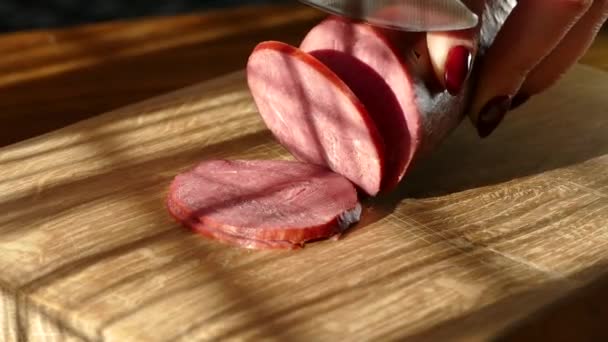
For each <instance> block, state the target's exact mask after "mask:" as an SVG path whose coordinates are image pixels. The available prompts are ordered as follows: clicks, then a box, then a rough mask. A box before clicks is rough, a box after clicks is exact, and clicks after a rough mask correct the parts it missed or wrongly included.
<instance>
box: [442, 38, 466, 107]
mask: <svg viewBox="0 0 608 342" xmlns="http://www.w3.org/2000/svg"><path fill="white" fill-rule="evenodd" d="M472 64H473V54H471V51H470V50H469V49H468V48H467V47H466V46H462V45H459V46H455V47H453V48H452V49H450V52H448V58H447V60H446V63H445V74H444V81H445V88H446V90H447V91H448V92H449V93H450V94H452V95H457V94H458V93H460V90H461V89H462V86H463V85H464V82H465V81H466V80H467V78H468V76H469V72H470V71H471V66H472Z"/></svg>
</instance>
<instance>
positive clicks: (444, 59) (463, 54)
mask: <svg viewBox="0 0 608 342" xmlns="http://www.w3.org/2000/svg"><path fill="white" fill-rule="evenodd" d="M426 42H427V46H428V49H429V57H430V59H431V63H432V65H433V70H434V71H435V75H436V77H437V80H438V81H439V83H440V84H441V86H442V87H443V89H446V90H447V91H448V92H449V93H450V94H452V95H457V94H459V93H460V91H461V90H462V87H463V85H464V83H465V82H466V80H467V79H468V77H469V74H470V72H471V67H472V66H473V58H474V56H475V55H476V54H477V31H476V30H475V29H469V30H464V31H452V32H429V33H427V37H426Z"/></svg>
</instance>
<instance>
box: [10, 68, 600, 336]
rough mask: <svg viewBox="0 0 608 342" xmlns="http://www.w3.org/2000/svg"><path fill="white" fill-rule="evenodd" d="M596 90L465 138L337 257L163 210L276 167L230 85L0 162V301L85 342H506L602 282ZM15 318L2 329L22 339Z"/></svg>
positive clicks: (559, 93)
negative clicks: (217, 163)
mask: <svg viewBox="0 0 608 342" xmlns="http://www.w3.org/2000/svg"><path fill="white" fill-rule="evenodd" d="M607 85H608V76H607V75H606V74H603V73H601V72H598V71H596V70H592V69H589V68H585V67H582V66H581V67H577V68H576V69H575V70H574V71H573V72H571V73H569V74H568V75H567V76H566V77H565V78H564V79H563V80H562V82H561V83H560V84H559V85H558V86H557V87H555V88H554V89H552V90H551V91H549V92H548V93H546V94H544V95H543V96H539V97H538V98H535V99H533V100H532V101H531V102H530V104H529V105H528V106H526V107H523V108H522V109H520V110H518V111H517V112H514V113H513V114H512V116H510V117H509V120H507V122H506V124H505V125H504V126H503V127H501V128H500V129H499V130H498V131H497V132H496V134H495V135H493V136H492V138H490V139H488V140H484V141H480V140H479V139H478V138H476V136H475V134H474V133H473V130H472V129H471V127H470V125H467V124H463V125H462V127H460V128H459V129H458V130H457V131H456V132H455V133H454V134H453V135H452V136H451V137H450V138H449V139H448V141H446V142H445V143H444V144H443V145H442V146H441V148H439V149H438V150H437V151H436V153H434V154H433V155H432V156H431V157H429V158H428V159H427V160H425V161H423V162H422V163H421V164H419V165H418V166H417V168H416V170H415V171H414V172H413V173H412V174H411V175H410V177H409V178H408V181H407V182H406V183H405V184H404V185H403V186H402V187H401V188H400V189H399V190H398V191H396V192H395V193H394V194H393V195H391V196H389V197H386V198H380V199H378V200H376V201H373V202H372V203H369V205H368V206H367V207H366V209H365V212H364V220H363V222H361V224H359V225H358V227H357V228H356V229H354V230H353V231H351V232H350V233H349V234H347V235H346V237H345V238H344V239H343V240H341V241H339V242H331V241H326V242H320V243H315V244H311V245H309V246H308V247H307V248H305V249H304V250H302V251H297V252H269V251H263V252H260V251H246V250H240V249H236V248H232V247H229V246H226V245H222V244H219V243H216V242H212V241H208V240H206V239H204V238H201V237H199V236H197V235H195V234H193V233H191V232H189V231H187V230H185V229H183V228H180V227H178V225H176V224H175V223H174V222H173V221H172V220H171V219H170V217H169V215H168V214H167V212H166V210H165V208H164V202H163V200H164V196H165V195H166V190H167V186H168V184H169V182H170V180H171V178H172V177H173V176H174V175H175V174H176V173H178V172H180V171H182V170H185V169H186V168H189V167H191V166H192V165H194V163H196V162H197V161H199V160H201V159H204V158H289V155H288V154H286V153H285V151H284V150H283V149H282V148H281V147H280V146H278V145H277V144H276V143H275V142H274V140H273V139H272V137H271V136H270V135H269V133H268V131H267V130H266V129H265V128H264V126H263V124H262V122H261V121H260V119H259V117H258V115H257V112H256V109H255V106H254V105H253V104H252V101H251V98H250V95H249V92H248V89H247V88H246V83H245V81H244V79H243V75H242V74H240V73H237V74H233V75H231V76H227V77H223V78H221V79H218V80H215V81H212V82H210V83H203V84H199V85H195V86H192V87H189V88H186V89H183V90H180V91H177V92H174V93H170V94H167V95H164V96H161V97H158V98H154V99H151V100H148V101H145V102H143V103H140V104H136V105H132V106H128V107H126V108H123V109H120V110H117V111H114V112H110V113H107V114H104V115H101V116H97V117H95V118H92V119H89V120H86V121H83V122H80V123H78V124H75V125H72V126H69V127H66V128H64V129H61V130H58V131H55V132H52V133H49V134H46V135H42V136H39V137H37V138H34V139H31V140H28V141H24V142H21V143H18V144H15V145H13V146H9V147H6V148H4V149H1V150H0V164H2V165H3V167H2V169H0V193H2V194H3V197H2V199H0V212H2V213H3V215H2V216H1V217H0V254H1V255H2V256H3V257H2V258H0V284H1V285H2V290H3V291H4V295H5V298H20V301H22V302H23V304H22V305H21V304H20V305H19V306H20V307H22V309H21V310H25V311H24V312H25V313H27V316H28V317H34V315H39V316H40V317H45V318H46V319H47V321H46V322H45V324H48V325H50V326H52V327H53V328H55V329H62V330H61V331H65V332H67V333H70V334H72V335H74V336H76V337H74V338H82V339H85V340H107V341H123V340H131V341H179V340H183V341H191V340H222V339H245V340H257V339H260V338H264V339H267V340H294V341H298V340H303V341H304V340H341V339H350V340H352V339H363V340H386V339H404V338H406V337H410V338H411V339H414V340H429V341H433V340H445V339H446V338H447V337H450V338H462V339H466V340H487V339H488V338H490V337H497V336H508V335H503V332H505V331H506V332H510V331H511V330H508V329H509V328H510V327H513V326H517V325H516V324H518V323H519V322H520V321H521V320H523V319H525V318H526V317H529V316H530V315H532V314H533V313H535V312H536V311H537V310H542V309H545V308H547V307H549V306H550V305H553V304H554V303H558V302H559V300H560V299H562V298H565V297H567V296H569V295H570V294H571V293H573V291H576V290H577V289H580V288H584V287H585V286H587V285H588V284H590V282H592V281H594V280H595V279H596V278H598V277H601V276H604V275H605V272H606V263H607V262H608V231H607V230H606V228H607V227H608V225H607V223H608V211H607V210H606V208H607V207H608V191H607V189H608V187H607V185H608V178H607V177H605V172H601V170H605V169H606V168H607V167H608V136H607V135H606V134H605V132H606V131H607V129H608V115H606V114H607V108H608V106H607V103H606V99H605V91H604V90H605V88H606V86H607ZM583 110H584V113H585V120H581V119H580V116H579V115H577V113H580V112H581V111H583ZM598 170H599V173H600V175H601V176H600V177H594V175H593V173H594V172H597V171H598ZM11 296H12V297H11ZM8 307H9V310H10V305H8ZM24 315H25V314H22V315H17V317H19V318H18V321H17V323H19V324H17V323H12V322H11V321H10V320H5V321H6V322H7V323H5V324H8V325H9V326H11V325H10V324H13V325H16V326H17V327H18V326H20V325H21V326H23V325H25V327H24V328H22V329H21V328H20V330H19V331H20V332H19V333H20V334H22V336H23V337H24V338H28V337H29V336H26V335H27V334H29V332H28V331H29V330H28V329H27V325H28V324H29V323H24V322H30V321H31V319H23V317H24Z"/></svg>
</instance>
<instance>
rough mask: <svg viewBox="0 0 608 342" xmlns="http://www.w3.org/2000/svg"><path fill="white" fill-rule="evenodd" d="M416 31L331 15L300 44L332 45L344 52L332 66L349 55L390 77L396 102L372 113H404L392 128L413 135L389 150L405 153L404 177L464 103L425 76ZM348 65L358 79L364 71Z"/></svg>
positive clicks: (312, 49) (313, 48)
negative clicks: (435, 89) (416, 50)
mask: <svg viewBox="0 0 608 342" xmlns="http://www.w3.org/2000/svg"><path fill="white" fill-rule="evenodd" d="M412 37H413V35H411V34H410V35H408V34H402V33H399V32H396V31H386V30H380V29H376V28H374V27H372V26H369V25H366V24H360V23H353V22H349V21H348V20H346V19H343V18H339V17H335V16H332V17H329V18H328V19H326V20H324V21H323V22H321V23H320V24H319V25H317V26H316V27H314V28H313V29H312V30H311V31H310V32H309V33H308V35H307V36H306V37H305V38H304V40H303V41H302V44H301V49H302V50H304V51H307V52H309V53H311V54H312V55H318V54H319V53H320V52H321V53H323V54H327V53H328V52H327V51H332V50H333V51H336V52H337V53H340V55H339V56H342V58H341V60H342V61H335V62H334V63H332V62H328V63H329V64H330V65H332V66H333V67H338V68H339V67H340V65H341V64H342V63H343V60H344V59H346V57H345V56H351V58H354V59H356V60H358V61H360V62H362V63H364V64H365V65H367V66H368V67H369V68H370V69H372V70H373V72H374V73H375V74H376V75H377V77H378V78H380V79H383V80H384V81H385V83H386V85H387V86H386V88H387V89H388V90H387V91H389V95H385V96H384V98H387V97H391V98H395V99H396V102H397V108H396V109H395V111H394V112H393V113H389V112H388V111H383V112H380V113H375V114H373V115H374V116H377V117H392V116H394V115H400V116H401V120H395V119H391V120H392V124H393V128H392V132H397V131H404V132H407V133H406V134H407V135H408V137H409V139H408V140H401V141H399V140H393V144H392V145H390V147H389V149H390V148H392V151H391V152H389V151H387V155H390V156H392V158H394V159H399V158H400V159H401V161H400V163H399V166H400V168H401V169H400V170H399V172H398V173H399V176H400V177H402V176H403V173H404V172H405V169H406V167H407V166H409V165H410V164H411V162H412V160H413V159H414V158H415V157H416V156H417V153H420V152H421V151H425V150H426V151H428V150H430V149H432V147H433V146H436V145H437V144H438V143H439V142H440V141H441V140H442V139H443V138H444V137H446V136H447V134H448V133H449V132H450V131H451V130H452V129H453V128H454V127H456V126H457V125H458V123H459V122H461V119H462V117H463V104H464V103H463V101H462V98H461V97H452V96H450V95H449V94H447V93H443V92H437V93H432V92H431V90H429V87H428V86H427V85H426V84H425V83H424V82H423V79H422V77H421V76H422V75H424V73H423V71H424V69H423V65H422V64H421V62H420V61H419V58H420V56H418V57H417V56H416V55H415V53H414V47H415V43H416V42H417V41H416V40H412ZM336 55H337V54H336ZM324 61H325V60H324ZM344 71H345V73H341V76H342V77H343V78H345V79H351V80H352V79H355V80H356V79H357V78H358V77H359V76H358V73H359V70H357V69H356V68H350V69H348V70H344ZM347 83H348V82H347ZM351 83H352V81H351ZM387 136H388V135H387ZM387 146H389V144H387ZM397 154H401V155H397ZM387 158H390V157H387Z"/></svg>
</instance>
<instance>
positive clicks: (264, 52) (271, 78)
mask: <svg viewBox="0 0 608 342" xmlns="http://www.w3.org/2000/svg"><path fill="white" fill-rule="evenodd" d="M247 82H248V85H249V89H250V91H251V93H252V95H253V99H254V101H255V104H256V106H257V108H258V111H259V113H260V115H261V117H262V119H263V120H264V122H265V124H266V126H267V127H268V129H269V130H270V131H272V133H273V134H274V136H275V137H276V138H277V140H278V141H279V142H280V143H281V144H282V145H283V146H284V147H285V148H286V149H287V150H288V151H289V152H290V153H291V154H292V155H293V156H295V157H296V158H297V159H298V160H300V161H305V162H308V163H313V164H317V165H325V166H328V167H329V168H330V169H331V170H333V171H335V172H337V173H339V174H341V175H343V176H344V177H346V178H348V179H349V180H351V181H352V182H353V183H355V184H356V185H357V186H359V187H360V188H361V189H362V190H363V191H365V192H366V193H367V194H370V195H376V194H377V193H378V192H379V191H380V187H381V182H382V176H383V173H384V168H385V158H384V151H385V147H384V140H383V138H382V136H381V135H380V133H379V132H378V129H377V127H376V125H375V123H374V122H373V120H372V118H371V117H370V115H369V112H368V110H367V109H366V108H365V106H364V105H363V104H362V103H361V101H360V100H359V98H358V97H357V96H356V95H355V94H354V93H353V92H352V90H351V89H350V88H349V87H348V86H347V85H346V84H345V83H344V82H343V80H341V79H340V78H339V77H338V76H337V75H336V74H335V73H334V72H333V71H331V70H330V69H329V68H328V67H327V66H326V65H325V64H323V63H321V62H320V61H319V60H318V59H316V58H315V57H313V56H312V55H310V54H307V53H304V52H302V51H301V50H299V49H298V48H296V47H293V46H290V45H288V44H285V43H281V42H274V41H270V42H263V43H261V44H259V45H258V46H257V47H256V48H255V49H254V51H253V53H252V54H251V56H250V57H249V60H248V63H247Z"/></svg>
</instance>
